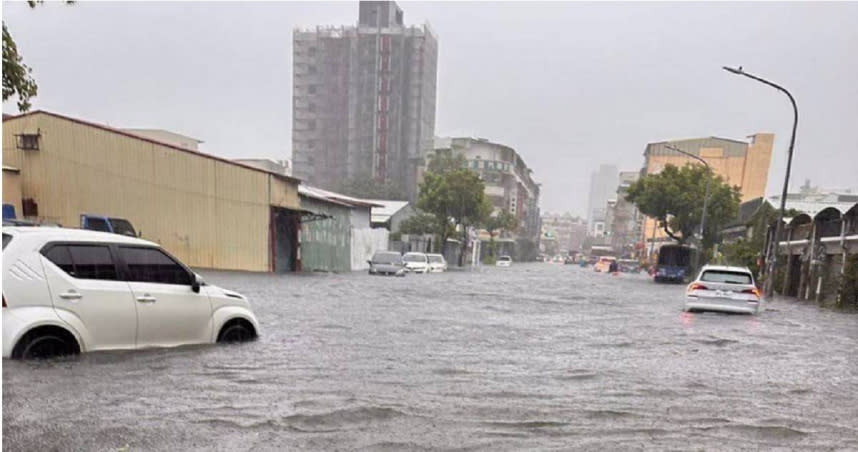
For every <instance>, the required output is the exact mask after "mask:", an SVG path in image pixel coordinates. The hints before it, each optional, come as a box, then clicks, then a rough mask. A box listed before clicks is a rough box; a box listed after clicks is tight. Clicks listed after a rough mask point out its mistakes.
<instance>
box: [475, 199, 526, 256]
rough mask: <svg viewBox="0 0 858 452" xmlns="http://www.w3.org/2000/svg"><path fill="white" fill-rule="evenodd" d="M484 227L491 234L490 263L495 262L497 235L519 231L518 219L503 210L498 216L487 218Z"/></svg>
mask: <svg viewBox="0 0 858 452" xmlns="http://www.w3.org/2000/svg"><path fill="white" fill-rule="evenodd" d="M483 227H484V228H485V230H486V232H488V233H489V263H491V261H493V260H494V258H495V253H496V251H497V247H496V243H495V233H497V234H503V232H504V231H514V230H516V229H518V218H516V216H515V215H513V214H511V213H510V212H509V211H506V210H502V211H500V213H498V214H497V215H490V216H488V218H486V220H485V222H484V224H483Z"/></svg>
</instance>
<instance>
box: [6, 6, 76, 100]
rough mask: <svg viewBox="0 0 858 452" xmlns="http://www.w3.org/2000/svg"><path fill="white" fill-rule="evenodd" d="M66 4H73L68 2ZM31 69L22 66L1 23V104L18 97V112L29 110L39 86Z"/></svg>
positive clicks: (22, 60) (7, 32) (7, 30)
mask: <svg viewBox="0 0 858 452" xmlns="http://www.w3.org/2000/svg"><path fill="white" fill-rule="evenodd" d="M40 3H43V1H41V0H39V1H36V0H29V1H28V2H27V4H28V5H30V8H35V7H36V5H37V4H40ZM66 3H67V4H70V3H73V2H70V1H67V2H66ZM32 73H33V69H32V68H30V67H29V66H27V65H26V64H24V58H23V57H21V54H20V53H18V45H17V44H15V40H14V39H12V34H11V33H9V29H8V28H6V22H5V21H4V22H3V102H6V100H8V99H9V98H11V97H13V96H17V97H18V110H19V111H22V112H23V111H27V110H29V109H30V99H32V98H33V97H36V94H38V92H39V86H38V85H37V84H36V80H34V79H33V75H32Z"/></svg>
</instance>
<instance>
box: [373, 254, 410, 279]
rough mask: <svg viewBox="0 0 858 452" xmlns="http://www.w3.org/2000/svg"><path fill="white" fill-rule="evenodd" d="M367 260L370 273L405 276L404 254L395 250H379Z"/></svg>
mask: <svg viewBox="0 0 858 452" xmlns="http://www.w3.org/2000/svg"><path fill="white" fill-rule="evenodd" d="M367 262H368V263H369V274H370V275H388V276H405V263H404V262H402V255H401V254H399V253H397V252H395V251H377V252H376V253H375V254H373V255H372V259H370V260H368V261H367Z"/></svg>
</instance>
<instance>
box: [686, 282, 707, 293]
mask: <svg viewBox="0 0 858 452" xmlns="http://www.w3.org/2000/svg"><path fill="white" fill-rule="evenodd" d="M695 290H709V288H708V287H706V286H704V285H703V284H700V283H694V284H692V285H690V286H688V291H689V292H692V291H695Z"/></svg>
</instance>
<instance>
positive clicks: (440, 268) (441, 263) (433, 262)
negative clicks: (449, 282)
mask: <svg viewBox="0 0 858 452" xmlns="http://www.w3.org/2000/svg"><path fill="white" fill-rule="evenodd" d="M426 257H428V258H429V271H430V272H433V273H442V272H445V271H447V259H444V256H442V255H440V254H427V255H426Z"/></svg>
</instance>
